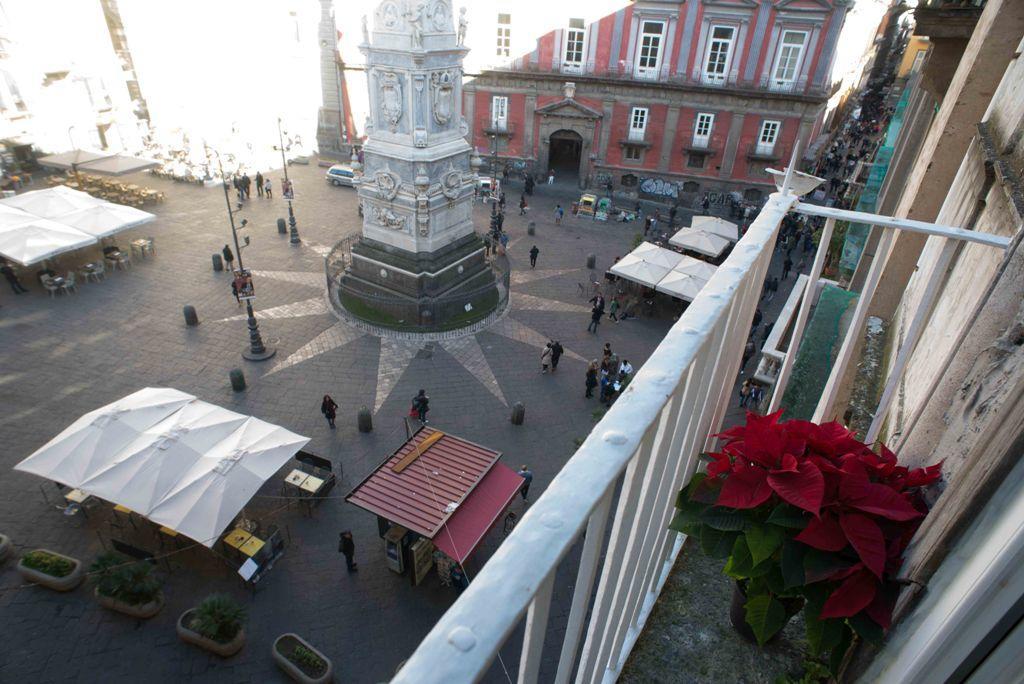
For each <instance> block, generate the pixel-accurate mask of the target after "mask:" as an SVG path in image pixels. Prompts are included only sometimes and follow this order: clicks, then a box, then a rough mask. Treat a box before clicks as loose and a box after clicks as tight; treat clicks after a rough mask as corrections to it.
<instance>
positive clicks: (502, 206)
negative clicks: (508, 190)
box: [498, 192, 505, 212]
mask: <svg viewBox="0 0 1024 684" xmlns="http://www.w3.org/2000/svg"><path fill="white" fill-rule="evenodd" d="M498 211H500V212H504V211H505V193H504V192H503V193H501V194H500V195H498Z"/></svg>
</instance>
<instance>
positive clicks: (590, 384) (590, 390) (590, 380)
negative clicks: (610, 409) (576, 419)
mask: <svg viewBox="0 0 1024 684" xmlns="http://www.w3.org/2000/svg"><path fill="white" fill-rule="evenodd" d="M585 382H586V387H587V392H586V394H584V395H583V396H584V397H586V398H587V399H590V398H591V397H593V396H594V388H595V387H597V359H594V360H593V361H591V362H590V363H589V364H587V376H586V380H585Z"/></svg>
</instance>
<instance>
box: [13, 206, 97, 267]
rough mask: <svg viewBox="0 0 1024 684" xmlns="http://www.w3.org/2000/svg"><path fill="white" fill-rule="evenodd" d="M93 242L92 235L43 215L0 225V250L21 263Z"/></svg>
mask: <svg viewBox="0 0 1024 684" xmlns="http://www.w3.org/2000/svg"><path fill="white" fill-rule="evenodd" d="M96 242H97V240H96V238H95V237H93V236H92V235H89V234H87V233H83V232H82V231H80V230H78V229H76V228H72V227H70V226H65V225H64V224H62V223H57V222H56V221H51V220H49V219H44V218H34V217H30V220H29V221H28V222H27V223H20V224H14V225H8V226H6V227H2V226H0V254H2V255H4V256H5V257H7V258H8V259H11V260H13V261H17V262H18V263H19V264H21V265H22V266H31V265H32V264H37V263H39V262H40V261H44V260H46V259H52V258H53V257H55V256H57V255H58V254H63V253H64V252H73V251H75V250H76V249H81V248H82V247H88V246H89V245H94V244H96Z"/></svg>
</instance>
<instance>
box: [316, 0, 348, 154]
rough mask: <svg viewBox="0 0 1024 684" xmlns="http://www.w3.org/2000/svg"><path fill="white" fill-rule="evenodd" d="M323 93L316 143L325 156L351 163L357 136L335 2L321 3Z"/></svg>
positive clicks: (321, 74)
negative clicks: (341, 60)
mask: <svg viewBox="0 0 1024 684" xmlns="http://www.w3.org/2000/svg"><path fill="white" fill-rule="evenodd" d="M317 37H318V39H319V41H320V92H321V94H322V96H323V105H322V106H321V107H320V111H319V112H318V113H317V128H316V142H317V148H318V150H319V154H320V156H321V157H330V158H332V159H338V160H339V161H348V158H349V155H350V154H351V153H352V146H351V145H350V144H349V140H351V139H352V138H353V136H354V135H355V131H353V130H351V129H352V113H351V112H350V111H349V110H348V92H347V90H346V88H347V86H346V84H345V73H344V72H343V71H342V70H341V64H340V58H339V55H338V39H339V34H338V28H337V26H336V24H335V23H334V0H320V24H319V27H318V31H317Z"/></svg>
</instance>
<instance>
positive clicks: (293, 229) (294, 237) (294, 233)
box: [277, 117, 302, 245]
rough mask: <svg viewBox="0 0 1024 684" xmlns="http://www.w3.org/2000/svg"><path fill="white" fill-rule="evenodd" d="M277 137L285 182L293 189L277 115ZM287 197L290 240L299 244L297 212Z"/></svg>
mask: <svg viewBox="0 0 1024 684" xmlns="http://www.w3.org/2000/svg"><path fill="white" fill-rule="evenodd" d="M277 138H278V142H279V143H280V144H279V145H278V148H277V149H279V150H281V167H282V168H283V169H284V182H285V185H287V186H288V189H289V190H291V189H292V183H291V181H290V180H288V160H287V159H285V156H284V152H285V147H284V133H283V132H282V131H281V117H277ZM281 194H282V195H283V194H284V193H283V192H282V193H281ZM286 199H287V200H288V230H289V233H290V234H291V237H290V238H289V240H288V242H290V243H292V244H293V245H297V244H299V243H300V242H302V240H301V239H299V228H298V226H297V225H296V223H295V212H294V211H293V210H292V199H291V197H288V198H286Z"/></svg>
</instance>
